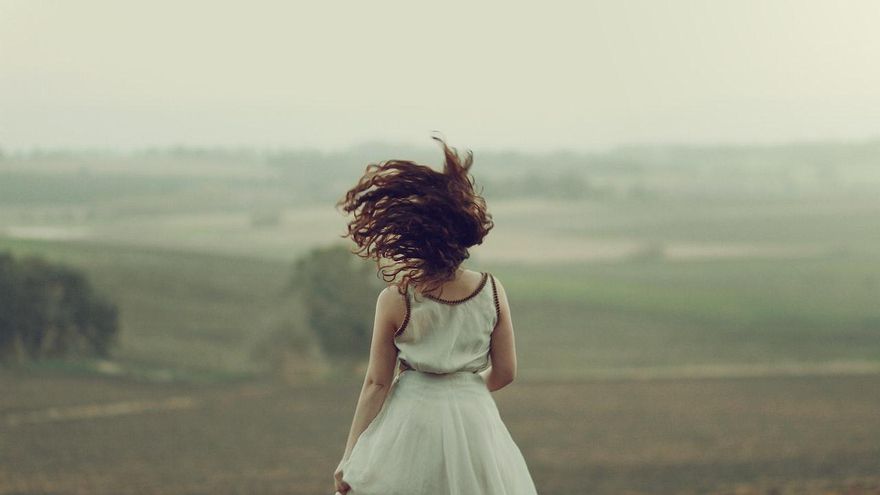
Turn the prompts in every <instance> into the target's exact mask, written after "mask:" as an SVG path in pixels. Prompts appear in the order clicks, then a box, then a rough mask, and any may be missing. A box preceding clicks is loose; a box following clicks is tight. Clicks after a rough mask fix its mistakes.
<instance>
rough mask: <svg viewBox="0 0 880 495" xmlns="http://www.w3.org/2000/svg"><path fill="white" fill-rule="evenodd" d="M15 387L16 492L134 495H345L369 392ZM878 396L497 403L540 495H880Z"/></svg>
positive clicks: (806, 382) (8, 427)
mask: <svg viewBox="0 0 880 495" xmlns="http://www.w3.org/2000/svg"><path fill="white" fill-rule="evenodd" d="M0 385H2V388H3V390H4V391H6V392H11V393H6V394H4V397H3V398H2V399H0V400H2V406H0V407H2V413H0V436H2V438H3V449H2V450H0V493H9V494H13V493H15V494H49V493H51V494H120V495H122V494H140V493H166V494H193V493H205V494H207V493H264V494H275V493H277V494H291V495H298V494H303V495H306V494H319V493H328V494H329V493H332V491H331V490H330V487H331V485H330V480H331V476H332V471H333V469H334V468H335V466H336V463H337V462H338V460H339V456H340V455H341V451H342V446H343V442H344V438H345V435H346V433H347V426H348V423H349V421H350V420H351V414H352V412H353V409H354V402H355V400H356V397H357V395H356V394H357V391H358V388H359V387H358V384H357V383H355V382H349V383H335V384H326V385H323V386H317V385H313V386H299V387H292V388H291V387H286V386H278V385H273V384H271V383H266V382H248V383H243V384H238V385H234V386H232V385H229V384H223V385H212V386H205V385H202V386H197V387H196V386H192V385H185V384H174V385H172V384H166V385H155V384H142V383H132V382H129V381H117V380H111V379H102V380H94V379H88V380H85V379H83V378H75V377H58V376H56V375H49V376H46V375H30V376H27V377H17V376H4V377H2V381H0ZM878 387H880V378H878V377H877V376H876V375H870V376H807V377H758V378H705V379H668V380H667V379H658V380H648V381H645V380H599V381H589V380H586V381H585V380H581V381H575V382H565V381H557V382H551V383H540V382H523V383H515V384H514V385H512V386H511V387H510V388H509V389H504V390H501V391H499V392H497V393H496V394H495V398H496V402H497V403H498V406H499V410H500V411H501V414H502V417H503V418H504V420H505V423H506V424H507V426H508V428H509V429H510V431H511V434H512V435H513V437H514V439H515V440H516V441H517V442H518V444H519V445H520V448H521V449H522V451H523V455H524V456H525V457H526V459H527V461H528V463H529V467H530V470H531V472H532V475H533V478H534V480H535V483H536V485H537V487H538V491H539V493H547V494H549V493H568V492H571V493H595V494H597V495H600V494H653V493H688V494H703V493H716V494H734V493H735V494H769V493H775V494H803V493H817V494H818V493H821V494H868V493H878V492H880V476H878V475H877V473H880V447H878V445H880V416H878V415H877V414H876V411H877V410H878V408H880V394H877V393H876V390H877V389H878ZM85 404H89V405H91V407H76V406H82V405H85ZM400 468H403V469H405V467H403V466H401V467H400Z"/></svg>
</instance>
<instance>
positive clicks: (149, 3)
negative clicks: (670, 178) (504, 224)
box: [0, 0, 880, 150]
mask: <svg viewBox="0 0 880 495" xmlns="http://www.w3.org/2000/svg"><path fill="white" fill-rule="evenodd" d="M434 129H438V130H441V131H443V133H444V134H445V135H446V136H447V138H448V139H449V141H450V143H451V144H453V145H455V146H461V147H466V148H472V149H477V148H480V149H487V148H501V147H513V148H518V149H525V150H537V149H549V148H554V147H562V148H571V149H596V148H604V147H609V146H614V145H617V144H621V143H632V142H677V143H715V142H746V141H757V142H768V141H789V140H801V139H849V138H866V137H880V1H876V0H864V1H856V0H834V1H811V0H791V1H781V0H779V1H772V0H753V1H749V0H730V1H712V0H692V1H681V0H675V1H671V0H653V1H623V0H613V1H612V0H609V1H601V2H597V1H592V2H591V1H571V2H553V1H547V0H545V1H541V2H538V1H531V2H520V1H515V0H507V1H501V2H488V1H479V0H471V1H462V2H459V1H450V0H446V1H434V2H421V1H415V0H405V1H394V2H390V1H381V0H371V1H351V2H334V1H314V2H297V1H259V0H248V1H237V2H235V1H228V0H226V1H224V0H212V1H194V0H173V1H166V0H142V1H124V0H106V1H98V0H75V1H74V0H69V1H68V0H59V1H49V0H42V1H40V0H22V1H7V0H0V148H4V149H7V150H9V149H19V148H23V147H32V146H36V145H41V146H46V147H60V146H70V147H121V148H137V147H144V146H151V145H167V144H175V143H181V144H190V145H224V146H238V145H245V146H312V147H318V148H324V149H329V148H332V147H337V146H347V145H350V144H354V143H358V142H362V141H367V140H384V141H391V142H400V143H417V144H424V145H425V146H433V144H432V143H433V142H432V141H431V140H430V137H429V134H430V132H431V130H434Z"/></svg>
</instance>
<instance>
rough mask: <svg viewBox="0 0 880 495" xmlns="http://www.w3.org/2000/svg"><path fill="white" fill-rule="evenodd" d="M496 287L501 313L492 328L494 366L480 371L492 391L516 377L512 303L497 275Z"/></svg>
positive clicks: (491, 354) (491, 353)
mask: <svg viewBox="0 0 880 495" xmlns="http://www.w3.org/2000/svg"><path fill="white" fill-rule="evenodd" d="M495 287H496V290H497V291H498V306H499V309H500V314H499V317H498V323H496V325H495V329H494V330H492V343H491V344H490V345H491V348H490V350H489V356H490V357H491V359H492V366H491V367H489V368H488V369H486V370H484V371H482V372H481V373H480V376H482V377H483V380H485V381H486V386H487V387H488V388H489V391H490V392H494V391H496V390H499V389H501V388H504V387H505V386H506V385H509V384H510V383H511V382H512V381H513V379H514V378H516V344H515V342H514V338H513V321H512V319H511V316H510V303H509V302H508V301H507V292H505V290H504V287H503V286H502V285H501V282H499V281H498V278H497V277H496V278H495Z"/></svg>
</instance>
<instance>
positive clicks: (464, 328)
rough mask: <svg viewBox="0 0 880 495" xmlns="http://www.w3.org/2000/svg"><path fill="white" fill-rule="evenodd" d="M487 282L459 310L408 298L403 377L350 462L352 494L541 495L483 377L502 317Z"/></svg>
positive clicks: (401, 337)
mask: <svg viewBox="0 0 880 495" xmlns="http://www.w3.org/2000/svg"><path fill="white" fill-rule="evenodd" d="M481 274H482V279H481V280H482V281H481V283H480V285H479V286H478V288H477V289H476V290H475V291H474V292H473V293H471V295H469V296H467V297H465V298H463V299H459V300H457V301H447V300H444V299H440V298H436V297H433V296H429V295H425V294H417V296H418V297H415V296H416V294H415V293H414V291H413V290H412V289H408V290H407V292H406V294H405V295H406V308H407V309H406V317H405V318H404V322H403V324H402V325H401V327H400V328H399V329H398V330H397V334H396V335H395V338H394V343H395V345H396V347H397V349H398V351H399V352H398V360H399V362H400V365H399V369H400V373H399V374H398V375H397V377H396V378H395V379H394V381H393V382H392V385H391V387H390V389H389V391H388V396H387V397H386V399H385V403H384V405H383V407H382V409H381V410H380V411H379V413H378V415H377V416H376V417H375V418H374V419H373V421H372V422H371V423H370V424H369V426H367V429H366V430H364V432H363V433H362V434H361V435H360V437H359V438H358V440H357V442H356V443H355V445H354V447H353V448H352V451H351V454H350V456H349V458H348V459H347V460H346V461H345V462H344V463H343V466H342V474H343V480H344V481H346V482H347V483H348V484H349V486H351V490H350V491H349V492H348V493H349V495H418V494H430V495H536V494H537V491H536V489H535V485H534V482H533V481H532V477H531V475H530V473H529V470H528V467H527V465H526V462H525V459H524V458H523V455H522V453H521V452H520V449H519V448H518V446H517V445H516V443H514V440H513V438H512V437H511V436H510V433H509V431H508V430H507V427H506V426H505V424H504V423H503V421H502V419H501V416H500V415H499V412H498V408H497V407H496V404H495V400H494V399H493V398H492V395H491V393H490V392H489V389H488V388H487V387H486V383H485V381H484V380H483V378H482V377H481V376H480V375H478V374H477V372H479V371H482V370H485V369H486V368H488V367H489V346H490V338H491V334H492V330H493V329H494V328H495V324H496V323H497V321H498V317H499V315H500V306H499V304H498V293H497V289H496V286H495V278H494V277H493V276H492V275H491V274H489V273H487V272H481ZM487 279H488V280H491V284H487ZM486 285H490V286H491V289H492V290H491V292H490V291H489V290H483V289H484V288H485V286H486Z"/></svg>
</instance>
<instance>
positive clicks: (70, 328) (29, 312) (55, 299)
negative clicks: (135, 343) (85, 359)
mask: <svg viewBox="0 0 880 495" xmlns="http://www.w3.org/2000/svg"><path fill="white" fill-rule="evenodd" d="M118 332H119V324H118V310H117V308H116V306H115V305H114V304H112V303H111V302H109V301H107V300H106V299H104V298H103V297H102V296H100V295H99V294H97V293H96V292H95V291H94V290H93V288H92V286H91V284H90V282H89V281H88V279H87V278H86V277H85V275H83V274H82V273H80V272H79V271H77V270H74V269H72V268H69V267H67V266H63V265H58V264H51V263H48V262H47V261H45V260H43V259H40V258H36V257H29V258H24V259H22V260H17V259H15V258H13V257H12V255H11V254H9V253H0V359H3V360H8V359H10V358H12V359H15V360H19V361H20V360H24V359H41V358H46V357H64V356H70V355H80V356H82V355H89V356H102V357H103V356H107V355H108V354H109V352H110V349H111V347H112V346H113V345H114V344H115V343H116V340H117V336H118Z"/></svg>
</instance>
